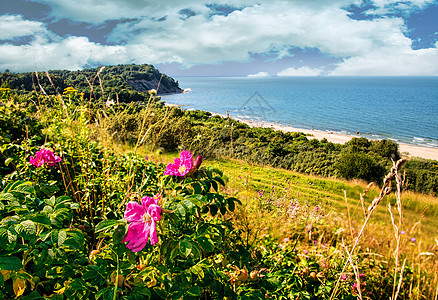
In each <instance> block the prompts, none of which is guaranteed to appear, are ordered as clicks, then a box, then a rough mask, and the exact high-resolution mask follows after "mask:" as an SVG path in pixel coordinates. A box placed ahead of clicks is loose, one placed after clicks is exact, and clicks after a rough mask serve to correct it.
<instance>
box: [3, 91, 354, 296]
mask: <svg viewBox="0 0 438 300" xmlns="http://www.w3.org/2000/svg"><path fill="white" fill-rule="evenodd" d="M76 97H78V96H77V95H67V96H60V97H52V98H51V99H50V106H38V105H37V106H35V105H28V98H26V97H24V96H21V97H19V96H16V95H14V94H11V93H10V92H9V91H6V90H5V92H4V93H2V95H1V99H0V101H1V103H2V105H1V106H0V120H1V121H2V125H3V124H5V125H8V126H7V127H3V126H2V127H1V128H0V131H1V132H0V133H1V137H2V139H1V143H0V150H1V160H0V165H1V168H0V170H1V173H0V177H1V186H0V241H1V243H0V270H1V275H0V298H2V299H11V298H22V299H47V298H51V299H206V298H207V299H225V298H227V299H265V298H267V297H270V295H272V296H273V297H275V298H276V299H290V298H291V297H300V299H321V298H326V299H327V298H328V297H329V295H330V291H331V289H332V288H333V285H334V282H335V280H336V278H337V276H338V274H339V268H340V266H336V267H332V268H330V269H328V268H327V267H323V266H320V265H319V263H318V262H316V261H315V260H314V259H315V258H312V257H310V256H309V257H307V256H306V257H302V258H301V257H300V256H299V255H298V253H297V252H296V251H294V245H293V244H292V243H290V244H289V245H287V246H285V247H278V243H277V242H276V241H274V240H272V239H269V238H264V239H263V240H262V241H260V243H256V244H254V243H251V244H249V243H248V241H247V240H245V239H243V238H242V235H241V230H240V229H239V228H237V227H236V226H235V224H234V223H233V222H231V219H230V215H231V214H232V213H233V211H234V210H235V209H236V207H237V206H238V205H239V200H237V199H236V198H233V197H229V196H226V195H224V194H223V192H222V191H221V187H223V186H224V185H225V178H224V177H223V174H222V172H221V171H220V170H216V169H214V168H211V167H210V168H206V167H201V168H199V169H197V170H196V171H195V172H194V173H193V174H191V175H187V176H185V177H180V178H177V177H174V176H165V175H163V171H164V168H165V166H164V165H162V164H156V163H153V162H149V161H148V160H147V159H146V158H144V157H141V156H140V155H138V154H135V153H133V152H129V153H127V154H125V155H120V154H117V153H115V152H113V151H112V150H110V149H106V148H104V147H103V146H102V145H101V143H100V142H99V139H97V135H96V131H95V126H96V124H97V122H98V121H99V118H98V116H99V115H100V114H102V113H105V115H107V117H108V119H110V118H111V116H110V115H115V114H117V112H115V111H111V110H107V111H106V112H104V111H102V108H100V107H101V106H96V107H95V108H93V107H91V108H90V107H89V106H88V103H85V104H84V105H81V104H80V103H79V104H77V103H78V102H79V99H76ZM44 99H45V97H42V98H40V99H38V100H39V101H41V102H42V101H43V100H44ZM129 107H130V106H128V107H127V108H126V109H128V110H129ZM137 109H138V108H137ZM35 111H36V113H35ZM133 112H134V111H133ZM137 112H138V113H142V112H143V111H142V110H138V111H137ZM90 118H91V119H90ZM19 120H23V121H24V124H25V125H26V126H25V127H26V130H25V131H24V132H23V129H22V128H20V127H19V126H15V125H16V122H18V121H19ZM42 146H44V147H48V148H51V149H53V151H54V152H55V153H56V154H58V155H59V156H60V157H61V158H62V161H61V162H59V163H58V164H57V165H55V166H52V167H51V166H47V165H43V166H41V167H36V166H34V165H31V164H30V160H29V157H31V156H33V155H36V154H35V153H36V152H37V150H39V149H41V147H42ZM156 194H160V195H161V196H162V197H161V200H160V206H161V207H162V208H163V212H162V217H161V220H160V221H159V222H158V226H157V227H158V229H157V230H158V237H159V241H158V243H157V244H156V245H154V246H152V245H150V244H149V243H148V244H147V245H146V247H145V248H144V249H143V251H141V252H137V253H133V252H132V251H131V250H129V249H128V248H127V247H126V244H125V243H123V242H122V239H123V237H124V236H125V234H126V232H127V228H128V224H127V221H126V220H125V219H124V218H123V216H124V210H125V205H126V203H127V202H128V201H134V202H137V201H139V198H141V197H143V196H153V195H156ZM297 242H298V240H297ZM316 273H318V274H320V276H323V277H324V281H321V280H318V279H316V277H315V276H316V275H315V274H316ZM321 278H322V277H321ZM351 282H352V281H351V280H348V281H345V283H343V285H342V287H343V288H342V290H341V291H340V292H339V295H340V297H344V296H348V295H351V294H352V293H354V289H352V288H351Z"/></svg>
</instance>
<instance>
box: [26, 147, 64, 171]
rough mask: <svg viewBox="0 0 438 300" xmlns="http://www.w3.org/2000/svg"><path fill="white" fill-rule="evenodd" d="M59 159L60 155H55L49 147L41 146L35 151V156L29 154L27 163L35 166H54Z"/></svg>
mask: <svg viewBox="0 0 438 300" xmlns="http://www.w3.org/2000/svg"><path fill="white" fill-rule="evenodd" d="M60 161H61V157H59V156H56V155H55V154H54V153H53V152H52V151H51V150H50V149H47V148H41V150H39V151H37V152H36V153H35V157H33V156H31V157H30V159H29V163H30V164H31V165H34V166H35V167H41V166H43V165H44V164H47V165H49V166H51V167H54V166H56V164H57V163H59V162H60Z"/></svg>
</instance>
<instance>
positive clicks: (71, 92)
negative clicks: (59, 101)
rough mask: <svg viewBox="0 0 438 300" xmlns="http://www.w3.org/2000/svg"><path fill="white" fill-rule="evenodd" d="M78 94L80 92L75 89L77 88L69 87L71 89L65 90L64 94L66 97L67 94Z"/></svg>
mask: <svg viewBox="0 0 438 300" xmlns="http://www.w3.org/2000/svg"><path fill="white" fill-rule="evenodd" d="M77 92H78V90H77V89H75V88H73V87H71V86H69V87H67V88H65V89H64V93H63V94H64V95H65V94H73V93H77Z"/></svg>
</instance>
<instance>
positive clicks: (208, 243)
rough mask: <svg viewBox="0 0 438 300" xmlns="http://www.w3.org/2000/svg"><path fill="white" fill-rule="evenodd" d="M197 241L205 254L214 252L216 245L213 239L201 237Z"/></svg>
mask: <svg viewBox="0 0 438 300" xmlns="http://www.w3.org/2000/svg"><path fill="white" fill-rule="evenodd" d="M196 241H197V242H198V243H199V245H200V246H201V247H202V249H203V250H204V251H205V252H212V251H213V250H214V244H213V241H212V240H211V239H209V238H206V237H204V236H200V237H197V238H196Z"/></svg>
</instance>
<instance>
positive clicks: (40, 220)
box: [29, 213, 51, 225]
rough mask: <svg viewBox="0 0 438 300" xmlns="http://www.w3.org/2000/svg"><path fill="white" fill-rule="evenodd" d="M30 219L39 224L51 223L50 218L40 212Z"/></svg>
mask: <svg viewBox="0 0 438 300" xmlns="http://www.w3.org/2000/svg"><path fill="white" fill-rule="evenodd" d="M29 219H30V220H32V221H34V222H35V223H38V224H43V225H50V224H51V222H50V219H49V218H48V217H47V216H46V215H44V214H40V213H37V214H34V215H32V216H30V217H29Z"/></svg>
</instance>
